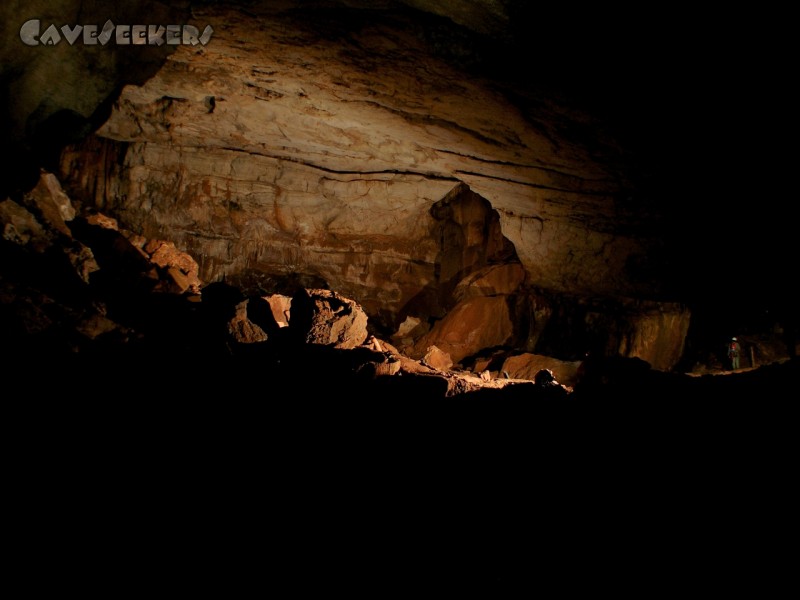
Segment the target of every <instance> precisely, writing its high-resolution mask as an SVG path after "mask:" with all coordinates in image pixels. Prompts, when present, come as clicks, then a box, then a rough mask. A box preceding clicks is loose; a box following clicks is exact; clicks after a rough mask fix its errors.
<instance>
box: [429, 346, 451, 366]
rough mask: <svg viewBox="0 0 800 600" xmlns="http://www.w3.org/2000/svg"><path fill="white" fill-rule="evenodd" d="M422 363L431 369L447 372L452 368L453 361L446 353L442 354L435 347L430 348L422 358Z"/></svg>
mask: <svg viewBox="0 0 800 600" xmlns="http://www.w3.org/2000/svg"><path fill="white" fill-rule="evenodd" d="M422 362H423V363H424V364H426V365H428V366H429V367H431V368H432V369H436V370H438V371H447V370H448V369H450V367H452V366H453V359H452V358H450V355H449V354H447V352H443V351H442V350H440V349H439V348H437V347H436V346H430V347H429V348H428V349H427V351H426V352H425V356H423V357H422Z"/></svg>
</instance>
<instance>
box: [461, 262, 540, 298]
mask: <svg viewBox="0 0 800 600" xmlns="http://www.w3.org/2000/svg"><path fill="white" fill-rule="evenodd" d="M524 281H525V270H524V269H523V268H522V265H520V264H517V263H510V264H505V265H493V266H489V267H484V268H483V269H480V270H478V271H476V272H474V273H472V274H470V275H469V276H468V277H465V278H464V279H463V280H461V281H460V282H459V284H458V285H457V286H456V289H455V290H454V292H453V298H455V299H456V300H466V299H467V298H471V297H474V296H497V295H501V294H505V295H508V294H513V293H514V292H516V291H517V290H518V289H519V287H520V286H521V285H522V284H523V282H524Z"/></svg>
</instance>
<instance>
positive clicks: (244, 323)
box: [228, 300, 267, 344]
mask: <svg viewBox="0 0 800 600" xmlns="http://www.w3.org/2000/svg"><path fill="white" fill-rule="evenodd" d="M247 303H248V301H247V300H244V301H243V302H240V303H239V304H237V305H236V314H235V315H234V317H233V318H232V319H231V320H230V321H229V322H228V333H229V334H230V335H231V337H232V338H233V339H234V341H236V342H238V343H240V344H254V343H257V342H266V341H267V334H266V333H265V332H264V330H263V329H261V327H259V326H258V325H256V324H255V323H253V322H252V321H251V320H250V319H249V318H248V317H247Z"/></svg>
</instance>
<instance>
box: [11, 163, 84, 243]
mask: <svg viewBox="0 0 800 600" xmlns="http://www.w3.org/2000/svg"><path fill="white" fill-rule="evenodd" d="M22 201H23V203H24V204H25V206H27V207H28V209H29V210H30V211H31V212H33V213H34V214H35V215H36V216H37V217H38V218H39V221H40V222H41V223H43V224H44V225H46V226H47V227H48V228H49V229H50V230H52V231H57V232H59V233H62V234H64V235H66V236H67V237H72V232H71V231H70V229H69V227H68V226H67V221H71V220H72V219H74V218H75V207H73V206H72V202H71V201H70V199H69V197H68V196H67V194H66V193H65V192H64V190H63V189H62V188H61V183H59V181H58V179H57V178H56V176H55V175H53V174H52V173H48V172H47V171H45V170H41V172H40V176H39V181H38V183H37V184H36V186H35V187H34V188H33V189H32V190H30V191H29V192H27V193H26V194H24V196H23V198H22Z"/></svg>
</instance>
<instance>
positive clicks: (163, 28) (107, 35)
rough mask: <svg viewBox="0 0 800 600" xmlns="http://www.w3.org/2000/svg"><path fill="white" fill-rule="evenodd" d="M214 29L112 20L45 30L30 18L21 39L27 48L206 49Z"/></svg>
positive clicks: (23, 29)
mask: <svg viewBox="0 0 800 600" xmlns="http://www.w3.org/2000/svg"><path fill="white" fill-rule="evenodd" d="M213 33H214V29H213V28H212V27H211V25H206V27H205V29H203V32H202V33H200V30H199V29H198V28H197V27H195V26H194V25H115V24H114V23H113V22H112V21H111V19H109V20H108V21H106V22H105V24H104V25H103V28H102V29H100V28H99V27H98V26H97V25H72V26H70V25H62V26H61V27H60V28H59V27H56V26H55V25H50V26H49V27H47V28H46V29H45V30H44V31H42V22H41V21H40V20H39V19H30V20H29V21H25V23H23V24H22V27H20V28H19V38H20V39H21V40H22V42H23V43H24V44H27V45H28V46H55V45H56V44H59V43H61V40H66V42H67V43H68V44H69V45H70V46H72V45H74V44H75V43H82V44H85V45H87V46H96V45H98V44H100V45H101V46H105V45H106V44H108V43H109V42H111V41H113V42H114V43H115V44H117V45H120V46H123V45H124V46H128V45H133V46H163V45H164V44H167V45H168V46H179V45H181V44H183V45H187V46H196V45H197V44H202V45H203V46H205V45H206V44H207V43H208V41H209V40H210V39H211V35H212V34H213Z"/></svg>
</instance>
